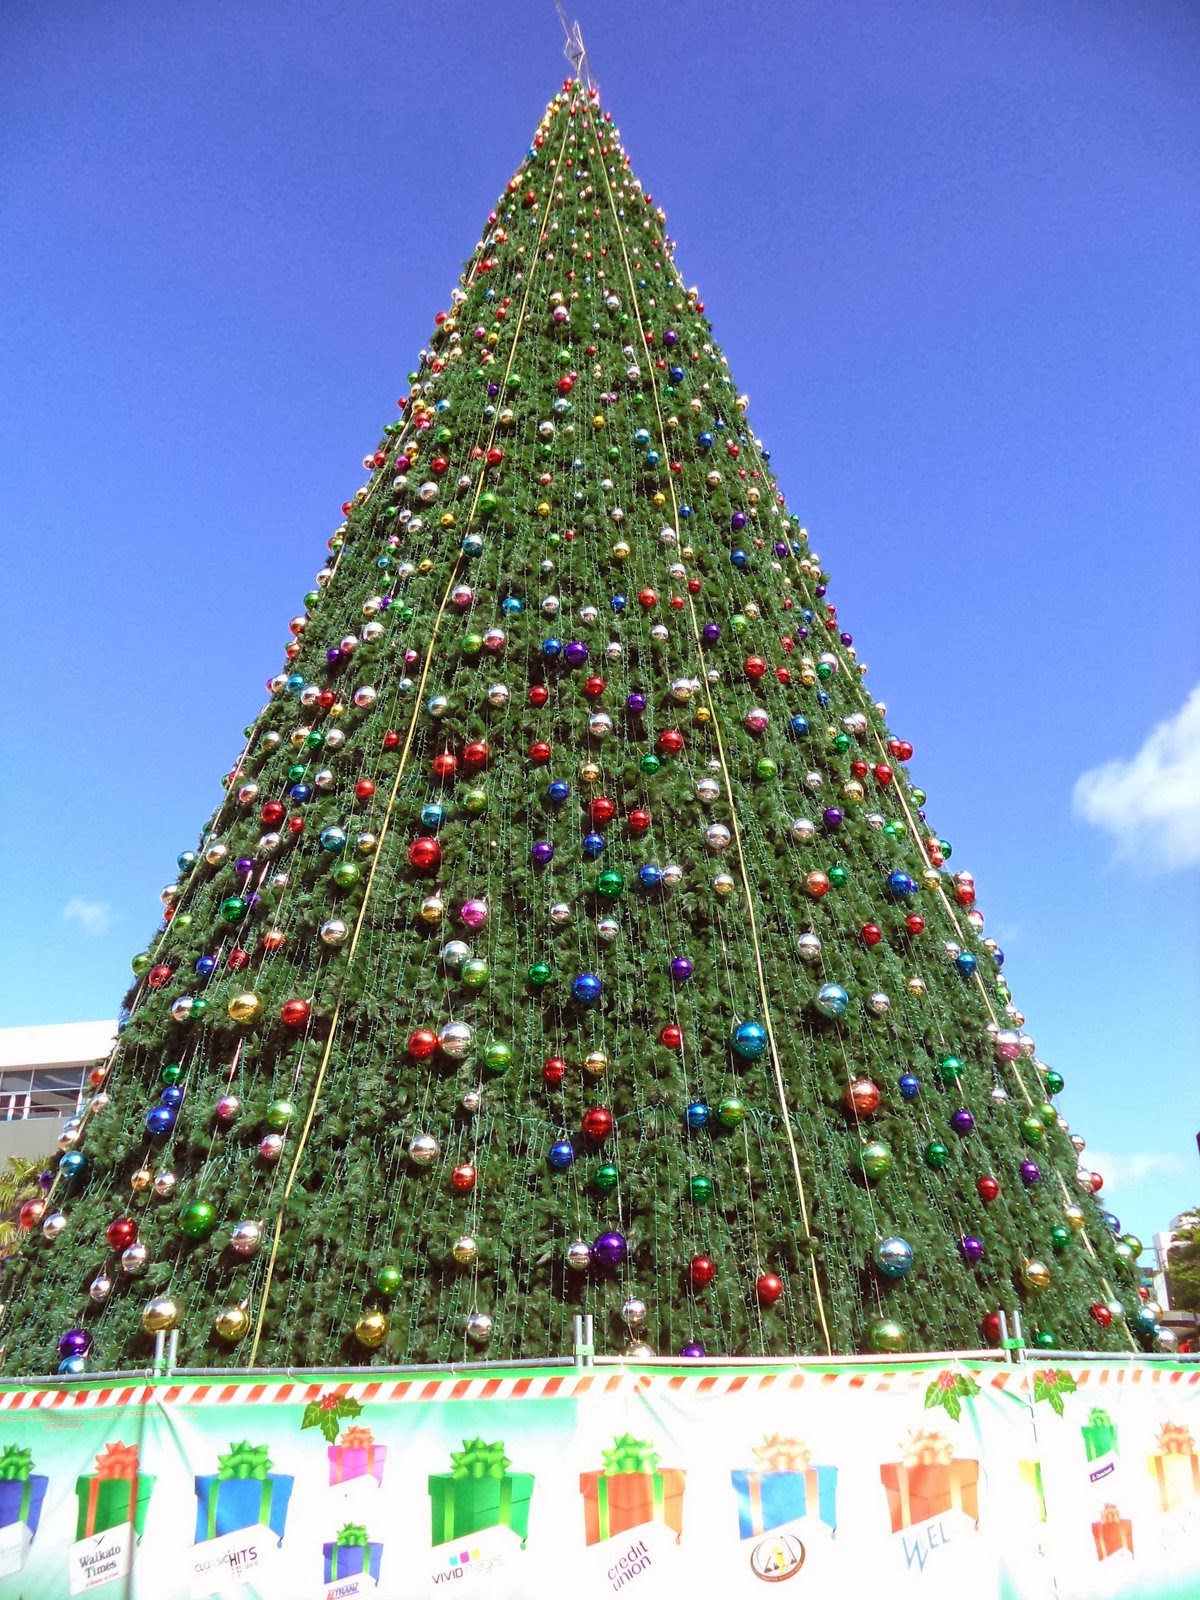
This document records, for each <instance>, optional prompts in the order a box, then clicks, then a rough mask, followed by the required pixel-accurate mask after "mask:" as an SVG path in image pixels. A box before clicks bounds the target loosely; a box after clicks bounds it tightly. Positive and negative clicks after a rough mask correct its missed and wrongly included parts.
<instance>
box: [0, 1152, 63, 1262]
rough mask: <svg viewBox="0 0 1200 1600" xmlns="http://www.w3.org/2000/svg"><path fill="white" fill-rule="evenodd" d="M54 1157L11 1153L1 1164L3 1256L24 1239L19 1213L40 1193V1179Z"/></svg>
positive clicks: (0, 1251) (0, 1235) (0, 1245)
mask: <svg viewBox="0 0 1200 1600" xmlns="http://www.w3.org/2000/svg"><path fill="white" fill-rule="evenodd" d="M51 1159H52V1158H51V1157H50V1156H9V1158H8V1160H7V1161H6V1162H5V1163H4V1165H3V1167H0V1256H6V1255H11V1253H12V1252H13V1251H14V1250H15V1249H16V1247H17V1245H18V1244H19V1243H20V1242H21V1234H22V1230H21V1228H20V1227H19V1226H18V1224H17V1220H16V1216H17V1212H18V1211H19V1210H20V1209H21V1207H22V1206H23V1205H24V1203H25V1201H26V1200H32V1199H33V1198H34V1197H35V1195H36V1194H37V1193H38V1192H39V1191H38V1186H37V1181H38V1178H39V1176H40V1175H41V1173H43V1172H44V1171H45V1170H46V1167H47V1166H48V1165H49V1163H50V1160H51Z"/></svg>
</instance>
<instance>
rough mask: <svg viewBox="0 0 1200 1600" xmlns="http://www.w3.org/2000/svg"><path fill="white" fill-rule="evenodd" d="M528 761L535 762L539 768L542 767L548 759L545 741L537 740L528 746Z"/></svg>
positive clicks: (548, 749)
mask: <svg viewBox="0 0 1200 1600" xmlns="http://www.w3.org/2000/svg"><path fill="white" fill-rule="evenodd" d="M529 759H530V761H536V762H537V763H538V765H539V766H544V765H545V764H546V762H547V761H549V759H550V746H549V745H548V744H547V743H546V741H545V739H538V740H536V741H535V743H533V744H531V745H530V746H529Z"/></svg>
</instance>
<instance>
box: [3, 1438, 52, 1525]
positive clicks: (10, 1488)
mask: <svg viewBox="0 0 1200 1600" xmlns="http://www.w3.org/2000/svg"><path fill="white" fill-rule="evenodd" d="M24 1454H26V1455H28V1454H29V1452H28V1451H25V1452H24ZM49 1482H50V1480H49V1478H44V1477H42V1475H41V1474H40V1473H36V1472H30V1473H27V1475H26V1476H25V1477H23V1478H0V1528H8V1527H11V1525H12V1524H13V1523H14V1522H24V1523H26V1524H27V1525H28V1528H29V1532H30V1534H31V1535H32V1534H35V1533H36V1532H37V1528H38V1521H39V1519H40V1517H41V1515H42V1502H43V1500H45V1498H46V1488H47V1485H48V1484H49Z"/></svg>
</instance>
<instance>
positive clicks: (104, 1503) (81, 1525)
mask: <svg viewBox="0 0 1200 1600" xmlns="http://www.w3.org/2000/svg"><path fill="white" fill-rule="evenodd" d="M153 1492H154V1479H153V1478H152V1477H149V1476H147V1474H146V1473H144V1472H139V1471H138V1452H137V1445H135V1444H106V1445H105V1447H104V1449H103V1450H102V1451H101V1452H100V1454H99V1455H98V1456H97V1457H96V1470H95V1472H89V1473H86V1474H85V1475H84V1476H83V1477H80V1478H76V1480H75V1494H76V1498H77V1499H78V1501H79V1508H78V1514H77V1516H76V1518H75V1538H76V1539H77V1540H79V1539H89V1538H91V1536H92V1535H93V1534H95V1533H103V1532H104V1531H105V1530H106V1529H107V1528H117V1527H120V1525H121V1524H122V1523H123V1522H132V1523H133V1531H134V1533H135V1534H136V1535H137V1537H138V1538H139V1539H140V1538H141V1536H142V1532H143V1530H144V1529H145V1526H146V1512H147V1511H148V1510H149V1507H150V1496H151V1494H152V1493H153Z"/></svg>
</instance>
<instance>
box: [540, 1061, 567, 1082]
mask: <svg viewBox="0 0 1200 1600" xmlns="http://www.w3.org/2000/svg"><path fill="white" fill-rule="evenodd" d="M566 1075H567V1063H566V1062H565V1061H564V1060H563V1058H562V1057H561V1056H551V1057H550V1059H549V1060H548V1061H543V1062H542V1082H543V1083H548V1084H549V1085H550V1087H551V1088H552V1089H556V1088H557V1087H558V1085H559V1084H560V1083H561V1082H562V1081H563V1079H564V1078H565V1077H566Z"/></svg>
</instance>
